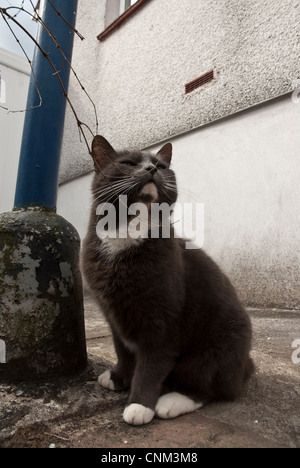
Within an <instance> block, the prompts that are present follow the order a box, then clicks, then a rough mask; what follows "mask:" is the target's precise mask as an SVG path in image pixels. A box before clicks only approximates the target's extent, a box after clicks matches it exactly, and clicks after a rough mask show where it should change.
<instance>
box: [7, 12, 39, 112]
mask: <svg viewBox="0 0 300 468" xmlns="http://www.w3.org/2000/svg"><path fill="white" fill-rule="evenodd" d="M2 10H3V9H2V8H0V13H1V15H2V18H3V20H4V21H5V23H6V25H7V27H8V28H9V30H10V32H11V33H12V35H13V36H14V38H15V39H16V41H17V43H18V45H19V47H20V48H21V49H22V52H23V54H24V55H25V57H26V58H27V60H28V63H29V65H30V68H31V72H32V76H33V79H34V83H35V88H36V91H37V93H38V96H39V100H40V102H39V104H38V105H36V106H33V107H30V109H37V108H39V107H41V106H42V102H43V99H42V96H41V93H40V90H39V88H38V85H37V80H36V76H35V73H34V70H33V66H32V61H31V60H30V58H29V57H28V55H27V53H26V51H25V49H24V47H23V46H22V44H21V42H20V41H19V39H18V38H17V36H16V34H15V32H14V31H13V29H12V28H11V26H10V24H9V22H8V21H7V18H6V17H5V15H4V13H3V11H2ZM13 18H15V17H13ZM0 107H2V109H5V110H7V111H8V112H9V113H12V114H15V113H17V112H26V111H27V110H29V109H23V110H21V111H20V110H18V111H14V110H13V111H12V110H9V109H8V108H7V107H4V106H0Z"/></svg>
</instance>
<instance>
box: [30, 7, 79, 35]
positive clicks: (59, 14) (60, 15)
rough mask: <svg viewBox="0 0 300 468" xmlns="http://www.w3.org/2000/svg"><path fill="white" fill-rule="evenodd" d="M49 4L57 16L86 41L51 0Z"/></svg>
mask: <svg viewBox="0 0 300 468" xmlns="http://www.w3.org/2000/svg"><path fill="white" fill-rule="evenodd" d="M48 2H49V3H50V5H51V6H52V8H53V10H54V11H55V12H56V13H57V15H58V16H59V17H60V18H61V19H62V20H63V21H64V22H65V23H66V24H67V25H68V26H69V28H70V29H72V31H74V33H75V34H76V35H77V36H78V37H79V39H81V40H82V41H84V39H85V38H84V37H83V35H82V34H80V32H79V31H77V29H75V28H74V26H72V24H70V23H69V21H68V20H66V18H64V16H63V15H62V14H61V12H60V11H59V10H57V8H56V7H55V6H54V5H53V3H52V2H51V0H48ZM30 3H31V1H30Z"/></svg>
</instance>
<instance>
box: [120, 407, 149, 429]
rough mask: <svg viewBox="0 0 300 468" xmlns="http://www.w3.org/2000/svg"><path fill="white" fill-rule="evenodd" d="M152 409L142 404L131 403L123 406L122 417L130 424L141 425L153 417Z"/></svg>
mask: <svg viewBox="0 0 300 468" xmlns="http://www.w3.org/2000/svg"><path fill="white" fill-rule="evenodd" d="M154 414H155V413H154V411H153V410H152V409H150V408H146V407H145V406H143V405H138V404H136V403H132V404H131V405H129V406H127V408H125V411H124V413H123V419H124V421H126V422H127V423H128V424H131V425H132V426H142V425H143V424H148V423H149V422H151V421H152V419H153V418H154Z"/></svg>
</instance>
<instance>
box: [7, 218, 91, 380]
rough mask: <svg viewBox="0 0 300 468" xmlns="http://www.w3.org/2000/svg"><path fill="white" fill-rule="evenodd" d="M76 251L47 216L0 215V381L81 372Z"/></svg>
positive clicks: (66, 227)
mask: <svg viewBox="0 0 300 468" xmlns="http://www.w3.org/2000/svg"><path fill="white" fill-rule="evenodd" d="M79 249H80V238H79V236H78V234H77V232H76V230H75V229H74V227H73V226H72V225H71V224H69V223H68V222H67V221H66V220H65V219H63V218H62V217H61V216H58V215H56V214H55V213H53V212H47V211H45V210H42V209H32V210H31V209H29V210H26V211H25V210H24V211H23V210H22V211H14V212H12V213H5V214H2V215H0V380H2V381H3V380H6V381H7V380H13V381H20V380H27V379H35V378H41V377H45V378H49V377H55V376H61V375H67V374H68V375H70V374H74V373H76V372H79V371H81V370H82V369H84V368H85V366H86V363H87V355H86V344H85V332H84V309H83V293H82V281H81V274H80V270H79Z"/></svg>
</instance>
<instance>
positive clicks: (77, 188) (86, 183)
mask: <svg viewBox="0 0 300 468" xmlns="http://www.w3.org/2000/svg"><path fill="white" fill-rule="evenodd" d="M93 174H94V173H90V174H87V175H85V176H82V177H79V178H77V179H74V180H73V181H71V182H68V183H65V184H62V185H61V186H60V187H59V190H58V198H57V213H58V214H59V215H61V216H63V218H65V219H66V220H68V221H69V222H70V223H71V224H73V226H74V227H75V228H76V229H77V231H78V233H79V235H80V237H81V239H83V238H84V237H85V235H86V231H87V227H88V222H89V216H90V206H91V203H92V198H91V184H92V179H93Z"/></svg>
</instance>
